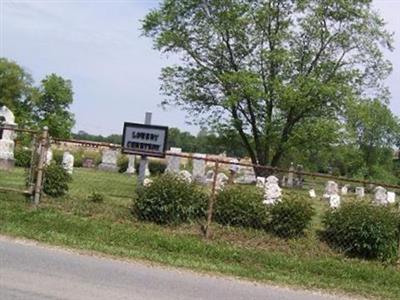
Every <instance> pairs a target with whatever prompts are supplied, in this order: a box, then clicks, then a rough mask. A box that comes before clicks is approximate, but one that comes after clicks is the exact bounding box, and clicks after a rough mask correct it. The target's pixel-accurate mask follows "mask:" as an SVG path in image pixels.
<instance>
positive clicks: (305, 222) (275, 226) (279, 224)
mask: <svg viewBox="0 0 400 300" xmlns="http://www.w3.org/2000/svg"><path fill="white" fill-rule="evenodd" d="M269 210H270V215H271V221H270V223H269V224H268V230H269V231H271V232H272V233H274V234H276V235H278V236H280V237H283V238H293V237H298V236H301V235H302V234H304V231H305V229H306V228H307V227H308V226H309V224H310V223H311V219H312V217H313V215H314V209H313V207H312V205H311V203H310V201H309V200H308V199H307V198H306V197H304V196H291V197H288V196H286V197H283V199H282V201H281V202H278V203H276V204H274V205H272V206H270V208H269Z"/></svg>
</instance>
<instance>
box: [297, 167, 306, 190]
mask: <svg viewBox="0 0 400 300" xmlns="http://www.w3.org/2000/svg"><path fill="white" fill-rule="evenodd" d="M303 171H304V168H303V166H302V165H297V172H303ZM303 180H304V178H303V174H301V173H297V174H296V180H295V185H296V187H299V188H302V187H303Z"/></svg>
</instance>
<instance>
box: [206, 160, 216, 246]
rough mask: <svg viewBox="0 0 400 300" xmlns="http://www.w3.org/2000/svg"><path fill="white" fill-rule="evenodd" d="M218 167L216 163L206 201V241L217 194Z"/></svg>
mask: <svg viewBox="0 0 400 300" xmlns="http://www.w3.org/2000/svg"><path fill="white" fill-rule="evenodd" d="M218 167H219V163H218V161H216V162H215V168H214V177H213V182H212V189H211V196H210V198H209V199H208V209H207V224H206V228H205V235H206V238H207V239H208V238H209V237H210V235H211V230H210V226H211V221H212V215H213V209H214V202H215V198H216V192H217V191H216V188H217V177H218Z"/></svg>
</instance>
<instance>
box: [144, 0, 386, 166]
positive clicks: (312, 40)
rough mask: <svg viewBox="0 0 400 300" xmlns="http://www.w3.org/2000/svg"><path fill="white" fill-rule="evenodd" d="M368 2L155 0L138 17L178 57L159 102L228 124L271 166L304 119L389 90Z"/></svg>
mask: <svg viewBox="0 0 400 300" xmlns="http://www.w3.org/2000/svg"><path fill="white" fill-rule="evenodd" d="M371 2H372V0H350V1H349V0H335V1H333V0H297V1H292V0H265V1H244V0H208V1H204V0H164V1H163V2H162V3H161V5H160V6H159V8H158V9H155V10H153V11H151V12H150V13H149V14H148V15H147V16H146V17H145V19H144V21H143V26H142V30H143V33H144V35H146V36H147V37H151V38H152V39H153V41H154V46H155V48H156V49H158V50H160V51H162V52H165V53H176V54H178V55H179V56H180V57H181V58H182V63H181V64H180V65H173V66H169V67H166V68H164V69H163V70H162V74H161V80H162V87H161V90H162V91H163V93H164V94H165V96H166V100H165V102H164V104H166V105H168V104H172V105H178V106H181V107H182V108H184V109H186V110H187V111H188V112H189V113H192V114H193V116H194V117H195V120H200V121H202V122H203V123H206V124H215V123H218V124H224V125H227V126H229V127H231V128H234V129H235V130H236V131H237V133H238V134H239V135H240V138H241V140H242V143H243V144H244V146H245V147H246V150H247V152H248V154H249V156H250V157H251V159H252V162H253V163H259V164H262V165H266V164H270V165H272V166H277V165H279V164H280V162H281V159H282V158H283V157H284V155H285V154H286V153H287V151H288V149H289V147H290V144H291V139H292V138H293V135H294V132H296V131H297V130H298V128H299V127H300V126H302V125H303V124H304V123H305V122H307V121H310V120H316V119H318V118H328V119H331V120H338V119H339V118H340V116H341V115H342V112H343V111H344V108H345V105H346V103H347V100H348V99H352V98H357V99H362V98H364V97H365V96H366V95H367V94H368V95H371V94H374V95H376V96H377V97H378V96H382V97H387V96H388V95H387V91H386V89H385V87H384V86H383V85H382V81H383V80H384V79H385V78H386V77H387V75H388V74H389V73H390V71H391V65H390V63H389V62H388V61H387V60H385V58H384V57H383V54H382V51H381V50H382V48H383V47H384V48H388V49H392V46H391V44H392V36H391V34H390V33H388V32H387V31H386V30H385V28H384V22H383V20H382V19H381V18H380V17H379V16H378V15H377V13H375V12H373V11H372V9H371ZM200 116H203V118H200ZM256 171H257V170H256Z"/></svg>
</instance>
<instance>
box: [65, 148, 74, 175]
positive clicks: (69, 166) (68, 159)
mask: <svg viewBox="0 0 400 300" xmlns="http://www.w3.org/2000/svg"><path fill="white" fill-rule="evenodd" d="M62 166H63V168H64V170H65V171H67V173H68V174H72V173H73V171H74V156H73V155H72V154H71V153H69V152H68V151H67V152H64V155H63V161H62Z"/></svg>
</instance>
